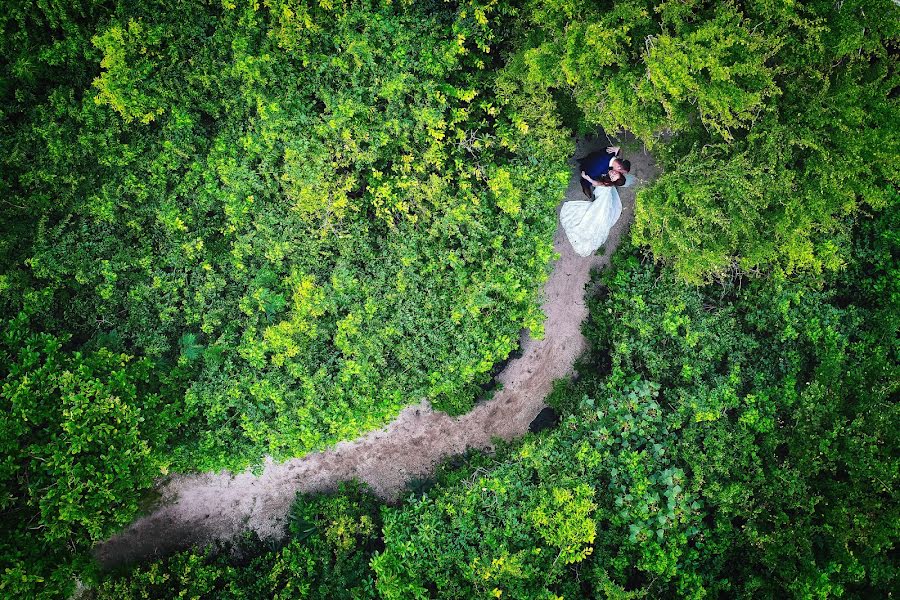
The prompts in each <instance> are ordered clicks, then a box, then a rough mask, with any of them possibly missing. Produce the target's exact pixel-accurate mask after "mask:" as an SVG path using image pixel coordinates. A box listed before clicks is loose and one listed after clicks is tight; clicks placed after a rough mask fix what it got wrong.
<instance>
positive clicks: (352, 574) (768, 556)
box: [97, 212, 900, 600]
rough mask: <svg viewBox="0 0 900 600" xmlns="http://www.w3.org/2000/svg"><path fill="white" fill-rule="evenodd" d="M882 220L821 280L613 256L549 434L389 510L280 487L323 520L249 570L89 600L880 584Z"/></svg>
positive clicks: (884, 446) (888, 286)
mask: <svg viewBox="0 0 900 600" xmlns="http://www.w3.org/2000/svg"><path fill="white" fill-rule="evenodd" d="M897 231H900V218H898V214H897V213H896V212H894V213H893V216H891V217H886V216H882V217H880V218H878V219H875V220H867V221H866V222H864V223H862V224H860V227H859V229H858V232H857V246H856V250H855V252H854V254H853V256H852V257H851V258H850V259H849V265H848V269H847V271H846V272H845V273H843V274H841V275H839V276H836V277H834V278H829V281H828V282H827V284H826V285H824V286H820V285H808V283H809V282H806V284H801V283H796V282H795V283H794V284H792V285H791V286H785V285H784V284H783V283H776V282H772V281H756V282H748V281H745V280H740V279H738V280H735V281H731V282H728V283H725V284H724V285H723V286H720V285H712V286H708V287H703V288H695V287H692V286H687V285H685V284H683V283H679V282H678V281H677V280H676V279H675V278H674V277H673V274H672V273H671V272H670V271H668V270H667V269H660V268H658V267H654V266H653V265H652V264H650V263H646V262H644V263H642V262H641V261H640V260H638V258H636V256H635V255H634V254H632V253H631V252H628V251H627V249H626V251H620V252H619V253H618V254H617V256H616V259H615V264H614V268H613V269H612V270H610V271H608V272H606V273H604V274H603V277H602V279H603V281H604V282H605V283H606V285H607V288H608V293H607V294H605V295H604V297H602V298H597V299H594V300H593V301H592V302H591V307H590V308H591V320H590V322H589V324H588V326H587V328H586V331H587V333H588V336H589V339H590V341H591V353H590V355H589V357H587V358H586V360H585V362H584V363H583V364H582V366H581V368H580V373H581V377H580V378H579V380H578V381H577V383H575V384H567V385H561V386H559V387H558V388H557V390H556V391H555V392H554V394H553V395H552V396H551V398H550V401H551V402H552V403H553V404H554V405H556V406H557V407H558V408H559V410H560V411H561V412H562V413H563V414H564V415H566V418H564V419H563V421H562V423H561V424H560V426H559V427H558V428H557V429H555V430H551V431H548V432H545V433H544V434H539V435H529V436H527V437H526V438H525V439H524V440H522V441H520V442H518V443H516V444H514V445H512V446H509V447H506V448H504V449H502V450H501V451H499V452H498V453H497V454H496V455H494V456H473V457H469V458H468V459H467V460H466V461H465V464H464V465H463V466H461V467H457V468H452V467H449V466H448V467H445V468H444V469H443V470H442V472H441V473H440V474H439V476H438V480H439V481H438V483H437V485H436V486H435V487H433V488H431V489H430V490H428V491H427V492H426V493H424V494H422V493H416V494H410V495H409V496H408V498H407V500H406V501H405V502H404V504H403V505H401V506H400V507H398V508H393V507H383V508H382V509H381V511H380V512H379V511H377V510H375V506H374V505H373V504H369V505H368V506H367V507H368V510H369V512H367V513H365V514H367V515H368V518H369V519H370V520H371V521H370V520H364V519H363V517H361V516H360V513H359V512H357V511H359V510H360V508H359V507H361V506H363V505H362V504H360V503H359V498H360V496H359V493H358V491H356V490H353V491H352V492H351V493H350V494H349V495H348V496H347V497H346V498H343V497H341V496H338V497H337V498H333V499H327V498H324V499H323V498H315V499H312V500H310V499H307V498H301V499H299V501H298V504H297V507H296V508H295V511H307V512H306V513H304V514H310V513H309V511H310V510H311V509H310V508H309V506H310V505H313V506H316V505H320V506H332V507H339V508H340V510H341V511H342V512H335V509H334V508H319V509H318V510H319V512H318V513H317V514H318V515H319V516H318V520H314V519H310V518H308V517H307V521H304V522H309V523H312V526H311V528H310V529H309V530H308V529H304V528H298V527H297V525H296V524H295V525H293V526H292V530H291V531H292V536H291V538H290V542H289V544H288V545H287V546H286V547H285V548H284V549H282V550H276V551H271V552H269V553H264V554H258V555H256V558H255V559H254V560H253V561H251V562H250V564H249V566H241V565H237V566H235V563H234V562H233V561H229V560H228V559H226V558H225V557H223V556H221V555H220V556H218V557H207V558H205V559H204V558H202V557H203V555H202V554H199V555H195V554H192V553H184V554H181V555H178V556H176V557H174V558H172V559H170V560H169V561H168V562H164V563H159V564H154V565H152V566H149V567H147V566H145V567H142V568H140V569H137V570H135V571H133V572H131V573H126V574H125V575H124V576H121V577H113V578H111V579H109V580H108V581H106V582H105V583H103V584H102V585H101V586H100V587H99V588H98V596H97V597H98V598H103V599H106V598H108V599H109V600H113V599H115V598H121V597H126V596H125V595H124V593H123V590H126V589H127V590H130V592H131V593H132V594H133V597H141V596H140V594H141V593H144V592H147V591H148V590H152V591H153V594H159V596H156V595H151V597H166V598H168V597H177V595H178V593H180V592H181V590H188V591H189V592H190V594H199V596H200V597H204V598H254V597H256V596H254V593H255V592H256V590H258V589H259V587H258V586H260V585H270V586H271V588H269V589H271V590H272V591H273V593H275V594H276V597H285V598H288V597H300V598H350V597H383V598H396V599H406V598H427V597H435V596H437V597H447V598H460V599H463V598H466V599H468V598H494V597H499V598H556V597H559V596H562V597H564V598H568V599H572V598H594V597H600V598H604V597H611V598H637V597H651V598H659V597H693V598H701V597H704V596H712V597H725V598H733V597H742V598H784V597H803V598H826V597H836V596H841V595H843V596H846V597H860V596H868V597H888V594H889V593H890V592H891V590H893V589H896V586H897V585H898V583H900V581H898V580H900V577H898V575H900V574H898V569H897V564H896V557H895V556H894V552H895V550H894V548H895V544H896V541H897V539H898V536H900V531H898V527H900V526H898V523H900V504H898V502H897V498H896V491H895V490H896V489H897V486H898V485H900V473H898V469H897V463H896V460H894V459H893V457H894V456H896V453H897V451H898V448H900V430H898V427H897V423H898V422H900V414H898V413H900V408H898V406H897V404H896V400H895V398H896V394H897V391H898V381H900V368H898V363H897V357H898V353H900V347H898V346H900V345H898V341H897V340H898V338H897V333H898V326H900V319H898V314H900V284H898V277H897V276H898V273H900V264H898V259H897V257H898V256H900V239H898V236H897V233H896V232H897ZM328 503H332V504H328ZM348 507H349V508H348ZM380 519H383V521H384V525H383V531H382V532H381V533H380V535H375V534H373V533H372V531H371V530H370V529H369V528H368V523H370V522H378V521H379V520H380ZM336 531H342V532H347V533H346V536H352V540H353V542H352V544H350V543H349V542H346V543H345V541H346V540H348V539H350V537H340V536H338V534H337V533H335V532H336ZM379 538H380V542H381V544H383V545H384V549H383V550H381V549H380V545H381V544H378V543H377V542H378V541H379ZM322 540H339V541H329V542H328V544H329V545H328V546H323V545H322V544H323V541H322ZM300 549H302V550H300ZM309 554H312V555H314V556H315V558H314V559H310V558H308V555H309ZM363 555H367V556H366V558H365V559H364V558H362V556H363ZM298 557H302V558H298ZM369 557H371V558H372V560H371V569H365V568H363V567H362V566H360V565H365V564H366V561H367V560H368V558H369ZM312 560H315V564H316V566H315V567H309V566H308V565H309V564H310V561H312ZM286 564H287V565H290V567H287V568H290V569H292V570H293V573H294V575H293V578H291V577H289V576H286V575H285V573H284V569H285V568H286V567H285V565H286ZM188 565H203V567H202V570H200V569H199V568H198V571H200V572H202V573H203V575H202V576H200V575H197V576H196V577H195V576H194V572H193V571H191V572H188V571H186V569H187V566H188ZM323 573H334V574H335V575H334V576H333V577H331V578H328V579H325V580H324V581H323V579H322V577H321V574H323ZM163 577H166V578H168V579H166V581H167V582H170V587H167V588H165V589H164V591H162V592H161V591H160V590H162V589H163V588H160V587H153V586H154V585H156V586H159V582H160V581H162V578H163ZM197 580H201V581H202V582H203V583H202V586H206V587H200V586H201V584H199V583H198V582H197ZM373 580H374V582H375V583H374V586H373V585H372V583H371V582H372V581H373ZM261 582H265V584H263V583H261ZM323 584H324V586H325V587H322V586H323ZM302 585H308V586H310V587H309V588H307V591H306V592H305V593H306V595H303V593H300V592H298V589H299V588H300V587H301V586H302ZM351 588H353V590H354V593H358V595H353V594H351V593H349V592H348V591H346V590H350V589H351ZM363 592H365V593H363ZM280 593H283V594H284V596H278V595H277V594H280Z"/></svg>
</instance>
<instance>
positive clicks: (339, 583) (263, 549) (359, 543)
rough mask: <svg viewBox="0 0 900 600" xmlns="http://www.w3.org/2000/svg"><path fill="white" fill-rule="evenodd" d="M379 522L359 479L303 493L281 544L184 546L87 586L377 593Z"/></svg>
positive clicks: (292, 594) (227, 594)
mask: <svg viewBox="0 0 900 600" xmlns="http://www.w3.org/2000/svg"><path fill="white" fill-rule="evenodd" d="M380 525H381V522H380V517H379V512H378V504H377V502H376V501H375V499H374V498H373V497H372V496H371V495H369V493H368V492H367V491H366V490H365V489H364V488H362V487H361V486H359V485H358V484H347V485H343V486H341V488H340V489H339V490H338V491H337V493H335V494H334V495H319V496H315V497H309V496H302V495H298V497H297V500H296V502H295V503H294V506H293V507H292V509H291V524H290V528H289V534H288V539H287V541H286V543H284V544H283V545H282V546H281V547H280V548H272V547H270V546H268V545H266V544H264V543H263V542H261V541H259V540H258V539H257V540H255V541H254V540H251V539H247V540H243V541H242V542H241V543H240V544H239V545H238V547H237V548H236V549H229V548H213V547H210V548H207V549H206V550H205V551H201V552H199V553H197V552H193V551H188V552H182V553H179V554H176V555H174V556H172V557H170V558H168V559H166V560H164V561H160V562H156V563H152V564H150V565H147V566H141V567H137V568H134V569H132V570H130V571H126V572H123V573H120V574H119V575H118V576H107V577H106V578H105V579H104V580H103V581H102V582H101V583H100V584H99V585H98V586H96V587H95V588H93V589H92V590H91V591H90V592H88V594H89V596H90V597H91V598H94V599H96V600H103V599H106V598H109V599H110V600H112V599H115V600H119V599H121V598H193V599H202V598H208V599H210V600H212V599H218V598H229V599H235V600H237V599H247V600H251V599H254V598H278V599H285V600H286V599H289V598H291V599H293V598H311V599H313V598H335V599H336V600H337V599H343V598H348V599H349V598H368V597H374V583H373V581H372V578H371V574H370V572H369V569H368V560H369V557H370V555H371V553H372V551H373V550H374V549H375V548H376V545H375V543H376V541H377V538H378V532H379V530H380ZM231 555H236V556H243V557H244V558H243V559H236V558H232V557H231Z"/></svg>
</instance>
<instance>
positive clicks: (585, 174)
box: [581, 171, 603, 187]
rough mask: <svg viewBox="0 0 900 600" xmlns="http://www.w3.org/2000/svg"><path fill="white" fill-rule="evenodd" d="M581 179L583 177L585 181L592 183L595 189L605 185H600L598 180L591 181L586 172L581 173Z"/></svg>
mask: <svg viewBox="0 0 900 600" xmlns="http://www.w3.org/2000/svg"><path fill="white" fill-rule="evenodd" d="M581 177H582V178H583V179H587V180H588V181H589V182H590V183H591V185H592V186H594V187H597V186H598V185H603V184H602V183H600V182H599V181H597V180H595V179H591V178H590V177H588V174H587V173H585V172H584V171H582V172H581Z"/></svg>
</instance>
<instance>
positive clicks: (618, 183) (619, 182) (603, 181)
mask: <svg viewBox="0 0 900 600" xmlns="http://www.w3.org/2000/svg"><path fill="white" fill-rule="evenodd" d="M597 183H599V184H600V185H602V186H603V187H622V186H623V185H625V176H624V175H620V176H619V178H618V179H616V180H615V181H613V180H612V179H610V178H609V175H603V176H601V177H600V178H598V179H597Z"/></svg>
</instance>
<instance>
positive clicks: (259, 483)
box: [95, 135, 656, 567]
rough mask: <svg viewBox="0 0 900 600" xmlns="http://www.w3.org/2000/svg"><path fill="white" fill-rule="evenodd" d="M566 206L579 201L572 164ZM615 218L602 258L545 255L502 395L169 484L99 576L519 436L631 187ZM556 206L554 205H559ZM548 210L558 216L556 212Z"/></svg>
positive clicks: (625, 212) (266, 533)
mask: <svg viewBox="0 0 900 600" xmlns="http://www.w3.org/2000/svg"><path fill="white" fill-rule="evenodd" d="M606 145H608V143H607V138H606V136H604V135H600V136H599V137H598V138H595V139H591V140H580V141H579V142H578V143H577V151H576V153H575V156H577V157H581V156H584V155H585V154H587V153H588V152H590V151H591V150H594V149H596V148H600V147H603V146H606ZM625 155H626V157H627V158H628V159H630V160H631V163H632V170H631V172H632V173H633V174H635V175H636V176H637V180H638V185H637V186H636V187H640V185H641V184H642V183H645V182H646V181H648V180H649V179H651V178H652V177H653V176H654V175H655V172H656V171H655V166H654V163H653V159H652V157H651V156H650V155H649V154H648V153H647V152H646V151H640V150H638V151H634V152H628V151H627V150H626V152H625ZM572 165H573V174H572V179H571V181H570V182H569V187H568V189H567V190H566V196H565V200H583V199H584V195H583V193H582V191H581V187H580V186H579V183H578V173H577V170H576V169H575V162H574V160H573V162H572ZM620 194H621V197H622V216H621V218H620V219H619V222H618V223H617V224H616V225H615V227H613V229H612V231H611V232H610V235H609V239H608V240H607V242H606V244H605V246H604V248H605V252H604V254H603V255H602V256H591V257H588V258H582V257H580V256H578V255H576V254H575V253H574V251H573V250H572V247H571V246H570V245H569V242H568V240H567V239H566V237H565V234H564V233H563V231H562V229H561V228H557V231H556V235H555V237H554V247H555V248H556V252H558V253H559V255H560V258H559V260H557V261H556V262H555V263H554V265H553V272H552V274H551V275H550V278H549V279H548V281H547V283H546V285H545V287H544V294H543V298H544V302H543V310H544V313H545V314H546V315H547V319H546V321H545V323H544V330H545V337H544V339H543V340H533V339H531V338H529V337H527V335H526V336H524V338H523V340H522V344H521V357H520V358H515V359H513V360H510V361H509V363H508V364H507V365H506V367H505V368H504V369H503V371H501V372H500V373H499V374H498V375H497V380H498V381H499V383H501V384H502V389H500V390H499V391H498V392H496V393H495V394H494V395H493V397H492V398H491V399H490V400H488V401H486V402H483V403H480V404H478V405H477V406H476V407H475V408H474V409H473V410H472V411H470V412H469V413H467V414H465V415H462V416H460V417H455V418H454V417H449V416H447V415H446V414H444V413H440V412H435V411H433V410H432V409H431V407H430V406H429V405H428V403H427V402H422V403H420V404H417V405H415V406H410V407H409V408H407V409H405V410H404V411H402V412H401V413H400V414H399V416H398V417H397V418H396V419H395V420H394V421H393V422H391V423H390V424H388V425H387V426H386V427H384V428H383V429H380V430H377V431H372V432H370V433H368V434H367V435H365V436H363V437H361V438H359V439H356V440H353V441H349V442H342V443H340V444H337V445H336V446H335V447H333V448H329V449H327V450H325V451H323V452H317V453H314V454H309V455H307V456H304V457H303V458H298V459H294V460H290V461H287V462H284V463H273V462H272V461H267V462H266V464H265V468H264V470H263V472H262V473H261V474H260V475H258V476H257V475H253V474H252V473H249V472H246V473H240V474H237V475H234V474H231V473H227V472H226V473H201V474H191V475H176V476H174V477H171V478H169V479H167V480H165V481H164V482H162V483H161V484H160V486H159V488H158V489H157V491H158V492H159V494H160V499H159V501H158V502H157V504H156V506H155V508H153V509H152V510H151V511H150V512H149V513H148V514H147V515H146V516H144V517H142V518H140V519H138V520H137V521H135V522H134V523H132V524H131V525H130V526H129V527H128V528H126V529H125V530H124V531H123V532H121V533H120V534H118V535H116V536H114V537H113V538H111V539H109V540H108V541H106V542H104V543H102V544H100V545H98V546H97V548H96V549H95V556H96V557H97V559H98V560H99V562H100V563H101V565H103V566H104V567H114V566H116V565H120V564H124V563H130V562H133V561H138V560H144V559H148V558H151V557H154V556H164V555H167V554H170V553H172V552H175V551H178V550H182V549H184V548H187V547H189V546H195V545H203V544H206V543H209V542H212V541H214V540H220V541H227V540H231V539H233V538H234V537H236V536H237V535H239V534H241V533H242V532H243V531H245V530H248V529H251V530H253V531H255V532H256V533H257V534H258V535H259V536H260V537H261V538H264V539H266V538H269V539H271V538H280V537H282V536H283V535H284V532H285V527H284V526H285V519H286V517H287V514H288V510H289V509H290V506H291V504H292V503H293V501H294V497H295V496H296V493H297V492H298V491H302V492H320V491H327V490H331V489H334V488H335V487H337V484H338V483H339V482H341V481H346V480H350V479H358V480H360V481H363V482H365V483H366V484H368V485H369V486H370V487H371V488H372V490H373V491H374V492H375V493H376V494H377V495H379V496H381V497H382V498H384V499H385V500H388V501H391V500H396V499H397V497H398V495H400V494H401V493H402V492H403V490H404V487H405V486H406V484H407V483H408V482H409V481H410V480H412V479H417V478H423V477H427V476H428V475H429V474H430V473H431V472H432V471H433V469H434V466H435V465H436V464H437V463H438V462H440V461H441V460H443V459H445V458H447V457H450V456H453V455H457V454H461V453H463V452H464V451H465V450H466V449H467V448H481V449H486V450H490V449H491V448H492V440H494V439H496V438H502V439H504V440H510V439H513V438H516V437H519V436H522V435H524V434H525V433H526V432H527V431H528V425H529V424H530V423H531V421H532V419H534V417H535V416H536V415H537V414H538V413H539V412H540V411H541V409H543V408H544V406H545V405H544V398H545V397H546V396H547V394H548V393H549V392H550V390H551V389H552V387H553V381H554V380H556V379H559V378H562V377H568V376H570V375H571V374H572V368H573V365H574V363H575V359H576V358H578V356H579V355H581V354H582V352H584V350H585V348H586V341H585V338H584V336H582V335H581V323H582V321H584V318H585V317H586V316H587V306H586V304H585V286H586V285H587V283H588V282H589V281H590V272H591V270H592V269H602V268H605V267H606V266H607V265H608V264H609V259H610V256H611V255H612V253H613V252H614V251H615V249H616V247H618V245H619V241H620V240H621V238H622V235H624V234H625V232H626V231H627V230H628V228H629V226H630V224H631V222H632V220H633V218H634V197H635V188H628V189H621V188H620ZM561 206H562V202H561V203H560V206H559V207H561ZM559 207H557V213H558V212H559Z"/></svg>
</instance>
